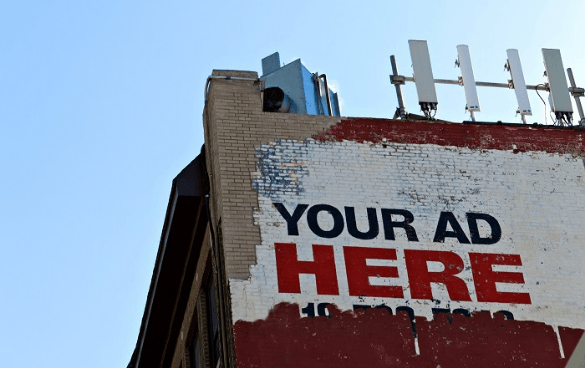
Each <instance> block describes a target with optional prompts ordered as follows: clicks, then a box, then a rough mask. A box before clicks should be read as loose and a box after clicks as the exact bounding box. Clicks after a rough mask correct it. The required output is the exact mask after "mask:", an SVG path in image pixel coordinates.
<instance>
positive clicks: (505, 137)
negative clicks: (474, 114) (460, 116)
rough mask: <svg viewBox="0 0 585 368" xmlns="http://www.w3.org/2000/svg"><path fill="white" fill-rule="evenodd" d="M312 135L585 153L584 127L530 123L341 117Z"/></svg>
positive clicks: (316, 136) (320, 138)
mask: <svg viewBox="0 0 585 368" xmlns="http://www.w3.org/2000/svg"><path fill="white" fill-rule="evenodd" d="M313 138H314V139H316V140H319V141H331V140H333V141H342V140H352V141H357V142H365V141H367V142H373V143H382V144H383V143H384V141H383V139H384V138H385V139H386V140H387V141H388V142H395V143H414V144H437V145H440V146H454V147H467V148H471V149H481V148H483V149H497V150H514V152H527V151H544V152H548V153H574V154H583V153H585V146H584V145H583V143H584V138H585V131H583V130H580V129H579V130H571V129H566V128H556V127H544V126H534V127H533V126H530V125H516V126H512V125H503V124H453V123H439V122H426V121H402V120H384V119H345V120H342V121H341V122H340V123H338V124H336V125H335V126H333V127H331V129H329V130H327V131H324V132H322V133H319V134H316V135H314V136H313ZM514 146H515V148H514Z"/></svg>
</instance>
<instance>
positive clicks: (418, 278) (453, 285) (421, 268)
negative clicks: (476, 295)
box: [404, 249, 471, 302]
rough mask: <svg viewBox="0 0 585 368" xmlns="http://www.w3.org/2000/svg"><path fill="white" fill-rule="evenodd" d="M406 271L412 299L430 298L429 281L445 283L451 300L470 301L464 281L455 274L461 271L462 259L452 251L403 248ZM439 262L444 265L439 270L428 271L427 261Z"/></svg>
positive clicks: (431, 296)
mask: <svg viewBox="0 0 585 368" xmlns="http://www.w3.org/2000/svg"><path fill="white" fill-rule="evenodd" d="M404 255H405V258H406V271H407V272H408V280H409V283H410V296H411V297H412V298H413V299H432V298H433V293H432V291H431V282H437V283H441V284H443V285H445V286H446V287H447V291H448V292H449V297H450V298H451V300H457V301H469V302H470V301H471V298H470V297H469V291H468V290H467V285H466V284H465V281H463V280H461V279H460V278H459V277H457V276H455V275H457V274H458V273H460V272H461V271H463V268H464V266H463V260H462V259H461V257H459V256H458V255H457V254H455V253H453V252H444V251H432V250H409V249H406V250H404ZM428 261H433V262H440V263H442V264H443V266H445V269H444V270H443V271H441V272H430V271H429V269H428V267H427V262H428Z"/></svg>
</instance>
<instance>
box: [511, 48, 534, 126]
mask: <svg viewBox="0 0 585 368" xmlns="http://www.w3.org/2000/svg"><path fill="white" fill-rule="evenodd" d="M506 53H507V54H508V66H509V67H510V74H512V82H513V83H514V92H516V100H518V112H520V114H521V115H532V109H531V107H530V100H529V99H528V91H527V90H526V81H525V80H524V73H523V72H522V64H521V63H520V55H519V54H518V50H516V49H508V50H506Z"/></svg>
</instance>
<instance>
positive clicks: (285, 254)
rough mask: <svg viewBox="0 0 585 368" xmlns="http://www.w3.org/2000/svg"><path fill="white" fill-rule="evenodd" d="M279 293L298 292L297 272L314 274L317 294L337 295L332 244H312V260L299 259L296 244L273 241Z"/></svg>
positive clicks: (299, 288) (299, 287) (299, 290)
mask: <svg viewBox="0 0 585 368" xmlns="http://www.w3.org/2000/svg"><path fill="white" fill-rule="evenodd" d="M274 248H275V250H276V271H277V275H278V292H279V293H296V294H300V292H301V284H300V281H299V274H301V273H309V274H314V275H315V280H316V282H317V294H319V295H339V288H338V286H337V273H336V271H335V258H334V254H333V246H331V245H318V244H313V261H299V260H298V257H297V245H296V244H294V243H275V244H274Z"/></svg>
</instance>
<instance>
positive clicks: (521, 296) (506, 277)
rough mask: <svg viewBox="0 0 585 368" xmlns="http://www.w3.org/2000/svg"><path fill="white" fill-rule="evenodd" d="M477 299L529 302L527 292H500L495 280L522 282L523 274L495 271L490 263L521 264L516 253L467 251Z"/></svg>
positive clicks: (495, 301) (483, 300)
mask: <svg viewBox="0 0 585 368" xmlns="http://www.w3.org/2000/svg"><path fill="white" fill-rule="evenodd" d="M469 258H470V259H471V269H472V271H473V281H474V283H475V292H476V293H477V301H479V302H492V303H516V304H531V303H532V302H531V300H530V295H529V294H528V293H514V292H500V291H497V290H496V282H505V283H508V284H523V283H524V276H523V275H522V274H521V273H519V272H495V271H493V270H492V265H508V266H522V261H521V260H520V256H519V255H517V254H486V253H469Z"/></svg>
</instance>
